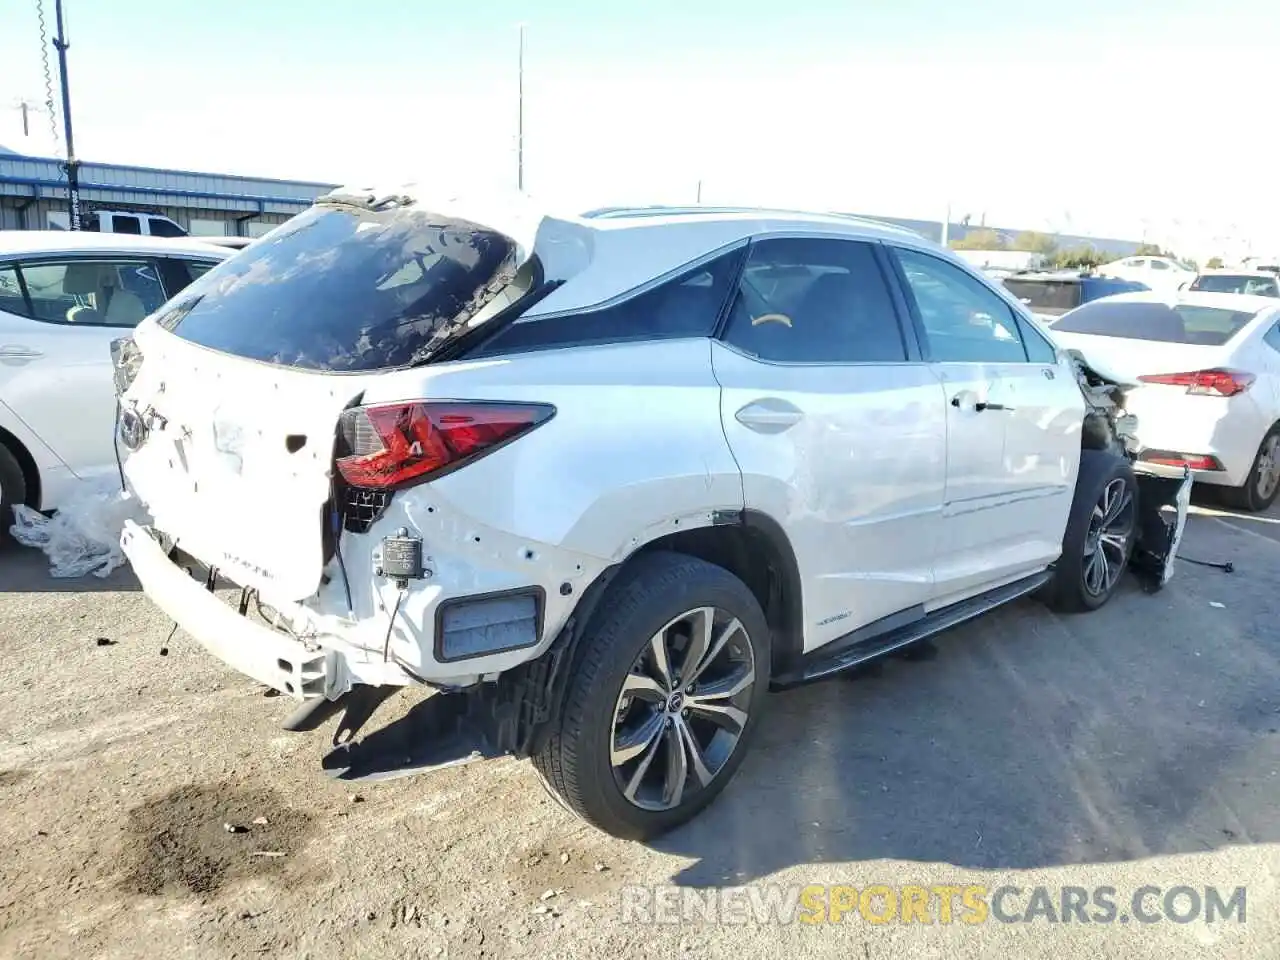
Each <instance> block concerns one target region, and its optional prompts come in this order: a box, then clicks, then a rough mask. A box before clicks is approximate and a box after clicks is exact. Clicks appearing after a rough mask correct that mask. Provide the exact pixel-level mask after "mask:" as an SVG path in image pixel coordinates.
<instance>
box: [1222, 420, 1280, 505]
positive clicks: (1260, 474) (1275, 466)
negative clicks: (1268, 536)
mask: <svg viewBox="0 0 1280 960" xmlns="http://www.w3.org/2000/svg"><path fill="white" fill-rule="evenodd" d="M1277 493H1280V427H1272V428H1271V430H1270V431H1269V432H1268V433H1267V435H1266V436H1265V437H1263V438H1262V443H1261V444H1259V446H1258V453H1257V455H1256V456H1255V457H1254V458H1253V467H1252V468H1251V469H1250V470H1249V477H1248V479H1246V480H1245V482H1244V483H1243V484H1242V485H1240V486H1238V487H1222V488H1220V496H1221V499H1222V502H1223V503H1225V504H1226V505H1227V506H1229V507H1233V508H1235V509H1236V510H1244V511H1247V512H1249V513H1261V512H1262V511H1263V510H1266V509H1267V508H1268V507H1269V506H1271V504H1273V503H1275V499H1276V494H1277Z"/></svg>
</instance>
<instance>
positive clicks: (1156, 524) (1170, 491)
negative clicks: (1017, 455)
mask: <svg viewBox="0 0 1280 960" xmlns="http://www.w3.org/2000/svg"><path fill="white" fill-rule="evenodd" d="M1067 353H1068V355H1069V356H1070V357H1071V359H1072V362H1073V365H1074V366H1075V370H1076V379H1077V381H1078V382H1079V384H1080V389H1081V392H1082V393H1083V394H1084V396H1085V403H1086V409H1085V417H1084V424H1083V433H1082V445H1083V447H1084V449H1086V450H1103V451H1107V452H1110V453H1113V454H1114V455H1115V456H1117V457H1123V458H1124V459H1126V460H1128V461H1129V463H1130V464H1131V465H1132V467H1133V472H1134V476H1135V478H1136V479H1137V482H1138V517H1137V541H1136V543H1135V546H1134V552H1133V557H1132V559H1131V560H1130V568H1131V569H1132V570H1133V571H1134V573H1135V574H1137V576H1138V577H1139V578H1140V579H1141V580H1142V582H1143V585H1144V586H1145V587H1146V588H1147V589H1148V590H1151V591H1156V590H1160V589H1161V588H1163V587H1164V585H1165V584H1166V583H1168V582H1169V580H1170V578H1171V577H1172V576H1173V569H1174V561H1175V560H1176V559H1177V553H1178V546H1179V544H1180V543H1181V542H1182V534H1183V531H1184V529H1185V528H1186V523H1187V513H1188V511H1189V509H1190V506H1191V487H1192V482H1193V478H1192V473H1191V470H1190V468H1188V467H1187V466H1186V465H1181V466H1175V465H1170V464H1161V463H1156V462H1150V461H1143V460H1141V459H1140V451H1141V450H1142V449H1143V448H1142V443H1141V441H1140V440H1139V439H1138V433H1139V431H1140V430H1141V423H1140V421H1139V420H1138V418H1137V417H1136V416H1134V415H1133V414H1131V413H1129V412H1128V410H1127V408H1126V400H1127V398H1128V396H1129V394H1130V393H1131V392H1132V391H1133V390H1135V389H1136V388H1137V385H1136V384H1133V383H1130V382H1127V381H1126V380H1125V379H1124V378H1122V377H1118V376H1116V375H1114V374H1108V373H1103V372H1100V371H1099V370H1098V369H1097V368H1096V367H1094V366H1092V365H1091V364H1090V363H1089V361H1088V360H1087V359H1086V358H1085V356H1084V355H1083V354H1082V353H1081V352H1080V351H1079V350H1068V351H1067Z"/></svg>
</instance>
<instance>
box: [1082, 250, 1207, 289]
mask: <svg viewBox="0 0 1280 960" xmlns="http://www.w3.org/2000/svg"><path fill="white" fill-rule="evenodd" d="M1097 273H1098V276H1100V277H1116V278H1118V279H1120V280H1132V281H1135V282H1137V283H1142V284H1145V285H1146V286H1148V287H1150V288H1151V289H1152V290H1176V289H1178V288H1179V287H1181V286H1182V285H1183V284H1184V283H1190V282H1191V281H1192V280H1194V279H1195V278H1196V271H1195V268H1194V267H1192V266H1190V265H1189V264H1185V263H1183V262H1182V261H1180V260H1175V259H1174V258H1173V257H1149V256H1144V257H1125V258H1124V259H1123V260H1113V261H1112V262H1111V263H1104V264H1103V265H1102V266H1100V267H1098V270H1097Z"/></svg>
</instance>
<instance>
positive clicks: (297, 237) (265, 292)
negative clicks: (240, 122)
mask: <svg viewBox="0 0 1280 960" xmlns="http://www.w3.org/2000/svg"><path fill="white" fill-rule="evenodd" d="M517 266H518V264H517V251H516V246H515V242H514V241H513V240H511V239H510V238H509V237H507V236H505V235H503V234H501V233H497V232H495V231H493V230H490V229H487V228H485V227H481V226H478V225H476V224H473V223H468V222H466V221H462V220H456V219H451V218H448V217H442V216H440V215H437V214H432V213H428V212H427V211H422V210H418V209H417V208H415V207H413V206H411V205H410V206H404V205H397V206H393V207H391V208H390V209H385V208H384V209H377V210H371V209H368V208H365V207H362V206H347V205H339V204H328V203H321V204H316V205H315V206H313V207H311V208H310V209H308V210H307V211H306V212H304V213H301V214H299V215H298V216H297V217H295V218H294V219H293V220H291V221H289V223H288V225H286V226H284V227H282V228H281V229H280V230H279V231H278V232H277V233H276V234H275V235H274V236H273V237H272V238H271V239H270V240H266V241H263V242H259V243H255V244H252V245H251V246H249V247H246V248H245V249H244V250H243V251H242V252H240V253H239V254H238V255H237V256H235V257H233V258H231V259H229V260H226V261H223V262H222V263H220V264H219V265H218V266H217V267H215V268H214V269H212V270H210V271H209V272H208V273H206V274H205V275H204V276H203V277H201V278H200V279H199V280H197V281H196V282H195V283H193V284H192V285H191V286H190V287H188V288H187V289H186V290H185V291H184V292H183V293H182V295H181V296H179V297H178V298H176V299H175V300H174V301H173V302H172V304H170V307H169V309H168V310H167V311H166V312H165V314H164V315H162V316H161V317H159V318H158V322H159V323H160V324H161V325H162V326H164V327H166V328H167V329H169V330H172V331H173V332H174V333H175V334H177V335H178V336H179V337H181V338H183V339H184V340H188V341H190V342H192V343H196V344H199V345H200V346H203V347H208V348H210V349H213V350H218V351H221V352H222V353H228V354H231V355H233V356H237V357H245V358H247V359H250V360H259V361H262V362H265V363H273V364H280V365H283V366H291V367H300V368H304V369H308V370H331V371H353V372H354V371H368V370H379V369H384V368H390V367H399V366H404V365H407V364H411V363H415V362H420V361H424V360H426V359H427V358H428V357H429V356H430V355H431V354H432V353H433V352H434V351H435V350H436V349H438V348H439V346H441V345H442V344H443V343H444V342H446V341H447V340H448V339H449V338H450V337H452V336H454V335H455V334H456V333H458V332H460V330H461V329H462V327H463V325H464V324H465V323H466V322H468V321H472V320H479V319H482V318H483V315H484V314H486V312H487V311H488V310H489V309H490V308H491V307H492V305H493V303H494V302H495V301H497V300H498V299H499V298H500V297H503V298H504V299H503V301H502V302H504V303H505V302H506V299H507V295H508V294H510V293H511V291H510V290H508V288H509V287H511V286H512V285H513V284H519V283H521V282H524V283H526V284H527V282H528V278H527V276H523V277H521V278H518V277H517ZM526 273H527V271H522V274H526Z"/></svg>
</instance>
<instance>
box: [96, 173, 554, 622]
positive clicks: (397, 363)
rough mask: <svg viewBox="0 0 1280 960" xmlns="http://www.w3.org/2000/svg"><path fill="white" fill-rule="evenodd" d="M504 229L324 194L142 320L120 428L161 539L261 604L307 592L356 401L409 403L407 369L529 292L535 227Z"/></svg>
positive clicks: (415, 370) (128, 465) (421, 372)
mask: <svg viewBox="0 0 1280 960" xmlns="http://www.w3.org/2000/svg"><path fill="white" fill-rule="evenodd" d="M490 212H493V213H497V212H499V211H490ZM508 226H509V227H510V228H511V231H512V233H514V234H515V235H517V236H519V237H521V240H517V239H514V238H513V236H512V235H509V234H508V233H504V232H500V231H498V230H494V229H491V228H489V227H485V226H483V225H481V224H478V223H476V222H474V221H472V220H467V219H462V218H461V216H460V215H458V214H455V213H448V214H441V213H432V212H429V211H426V210H422V209H421V208H419V207H418V205H417V204H416V201H414V200H413V198H412V197H409V196H400V195H393V196H387V197H375V196H371V195H369V196H359V195H356V194H352V193H349V192H345V193H343V194H342V195H341V196H338V197H335V198H332V199H329V200H326V199H324V198H322V199H321V200H320V201H318V202H317V204H316V205H315V206H314V207H312V208H311V209H310V210H308V211H307V212H306V213H303V214H301V215H299V216H298V217H296V218H295V219H294V220H293V221H290V224H289V225H288V226H287V227H283V228H281V229H279V230H277V231H275V232H274V233H273V234H272V235H271V237H269V238H264V239H263V240H261V241H259V242H258V243H256V244H253V245H252V246H251V247H249V248H247V249H246V250H244V251H243V252H242V253H241V254H239V255H238V256H236V257H234V258H232V259H230V260H227V261H225V262H223V263H222V264H220V265H219V266H218V267H216V268H214V269H213V270H211V271H209V273H207V274H205V276H203V277H202V278H200V280H198V281H197V282H196V283H194V284H192V285H191V286H190V287H188V288H187V289H186V290H185V291H183V292H182V293H181V294H179V296H178V297H176V298H174V300H172V301H170V302H169V303H168V304H166V305H165V306H164V307H163V308H162V309H161V310H160V311H159V312H158V313H157V314H156V315H155V316H154V317H153V318H149V319H148V320H146V321H144V322H143V323H142V324H141V325H140V326H139V327H138V329H137V331H136V332H135V336H134V341H135V346H136V352H137V353H138V354H140V355H141V361H140V362H138V361H137V360H136V358H135V360H134V362H133V365H132V369H131V371H130V372H129V377H131V378H132V380H131V382H129V383H128V384H127V386H126V388H125V391H124V395H123V398H122V430H121V433H122V436H124V437H125V438H126V440H127V442H126V444H125V446H126V447H127V448H128V451H129V452H128V455H127V457H126V460H125V463H124V472H125V476H126V479H127V481H128V483H129V484H130V485H131V486H132V487H133V489H134V491H135V492H136V493H137V494H138V496H139V497H140V498H141V499H142V500H143V501H144V502H145V503H146V504H147V506H148V507H149V509H150V511H151V514H152V516H153V517H154V518H155V521H156V526H157V527H158V529H159V530H160V531H162V532H163V534H164V535H166V536H167V537H171V538H173V539H174V540H176V541H177V544H178V545H179V546H180V547H181V549H182V550H183V551H185V552H187V553H190V554H191V555H193V556H195V557H196V558H198V559H199V560H201V561H202V562H204V563H206V564H209V565H210V566H213V567H217V568H218V569H219V571H221V572H222V573H223V574H224V575H225V576H227V577H228V578H230V579H231V580H233V581H234V582H236V583H239V584H241V585H243V586H249V587H254V588H256V589H258V590H259V591H260V593H261V594H262V595H263V597H264V598H271V599H275V600H279V601H285V600H292V601H300V600H304V599H306V598H308V597H311V596H312V595H313V594H315V592H316V591H317V589H318V588H319V586H320V583H321V580H322V577H323V575H324V568H325V565H326V563H327V561H328V556H327V554H328V551H327V550H326V536H327V531H328V530H331V529H333V528H334V526H336V525H332V524H331V523H330V521H331V520H332V518H333V515H332V510H333V509H334V508H333V492H334V490H333V483H334V479H333V478H334V470H333V457H334V443H335V439H336V434H337V428H338V422H339V418H340V417H341V415H342V413H343V411H344V410H345V409H347V408H348V407H350V406H352V405H355V404H358V403H360V402H361V401H362V398H363V397H364V395H365V394H366V392H368V393H369V394H370V395H371V396H373V397H374V398H375V399H377V398H382V399H387V400H393V401H400V400H406V399H421V398H422V397H423V391H424V381H427V380H429V379H430V376H429V374H428V371H427V370H426V369H423V368H421V367H420V366H419V365H421V364H423V363H426V362H428V361H429V360H430V359H431V358H432V357H433V356H434V354H435V353H436V352H438V351H439V350H440V348H441V347H443V345H444V344H445V343H447V342H450V341H452V340H453V339H454V338H455V337H457V336H459V335H462V334H464V333H465V332H466V330H467V329H468V328H472V327H474V326H475V325H476V324H478V323H480V322H482V321H484V320H485V319H486V318H489V317H492V316H494V315H497V314H498V313H500V312H501V311H502V310H504V309H506V308H507V307H508V306H510V305H511V304H512V303H513V302H515V301H518V300H520V298H521V297H522V296H523V295H524V294H525V293H527V292H528V291H529V290H530V289H531V288H532V287H533V286H534V283H535V276H536V274H537V269H536V267H537V262H536V259H534V258H533V257H532V251H531V247H532V242H531V240H532V235H531V234H530V232H529V230H528V229H526V228H527V227H528V226H529V225H528V224H525V223H523V222H522V221H520V220H519V218H518V217H516V218H512V219H511V222H510V223H509V224H508ZM516 227H520V228H521V229H515V228H516ZM522 241H523V242H522ZM126 428H127V429H126Z"/></svg>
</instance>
